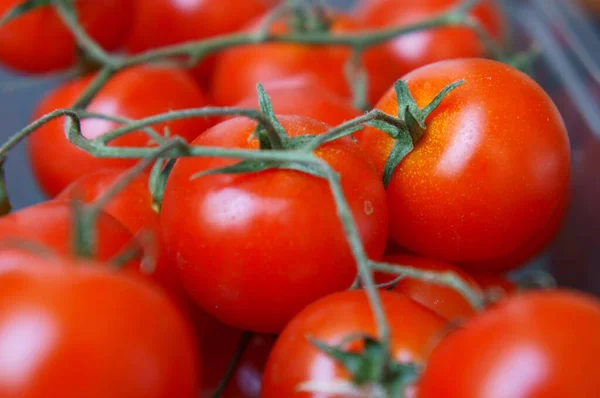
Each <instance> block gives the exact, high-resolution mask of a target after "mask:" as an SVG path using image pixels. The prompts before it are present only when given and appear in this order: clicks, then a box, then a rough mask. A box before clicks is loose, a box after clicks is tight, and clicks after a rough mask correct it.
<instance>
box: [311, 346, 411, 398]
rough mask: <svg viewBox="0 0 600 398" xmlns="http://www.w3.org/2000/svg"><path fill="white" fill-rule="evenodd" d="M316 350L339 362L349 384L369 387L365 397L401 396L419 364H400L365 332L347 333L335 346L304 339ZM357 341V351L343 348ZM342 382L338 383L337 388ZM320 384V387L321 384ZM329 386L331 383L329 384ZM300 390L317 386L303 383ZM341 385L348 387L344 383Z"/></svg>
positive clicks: (317, 388) (362, 388)
mask: <svg viewBox="0 0 600 398" xmlns="http://www.w3.org/2000/svg"><path fill="white" fill-rule="evenodd" d="M308 340H309V341H310V343H311V344H312V345H314V346H315V347H316V348H317V349H319V350H320V351H322V352H323V353H325V354H326V355H327V356H329V357H331V358H332V359H334V360H335V361H337V362H339V363H340V364H341V365H342V366H343V367H344V368H345V369H346V370H347V371H348V372H349V373H350V376H351V384H352V385H353V386H354V388H355V389H358V390H365V389H366V390H369V391H370V394H369V396H381V397H388V396H389V397H401V396H404V392H405V390H406V389H407V387H409V386H410V385H411V384H413V383H414V382H415V380H416V379H417V377H418V376H419V373H420V370H421V369H420V367H419V366H417V365H416V364H414V363H400V362H396V361H394V360H392V359H391V358H390V354H389V352H387V351H386V350H385V349H384V347H383V345H382V344H381V342H379V341H378V340H376V339H373V338H371V337H369V336H365V335H358V336H357V335H353V336H349V337H348V338H347V339H345V340H346V341H345V342H343V343H342V344H341V345H338V346H331V345H328V344H326V343H324V342H322V341H319V340H316V339H312V338H308ZM357 342H358V343H360V344H361V345H362V346H363V348H362V350H361V351H360V352H349V351H348V350H346V349H344V347H343V346H344V345H346V343H357ZM341 386H342V385H338V387H341ZM321 387H323V386H321ZM329 387H330V388H333V386H329ZM300 388H301V389H303V390H305V391H306V390H313V391H315V392H316V390H319V388H320V387H319V386H316V385H314V386H311V385H310V384H303V385H302V386H301V387H300ZM345 388H348V386H347V385H346V387H345Z"/></svg>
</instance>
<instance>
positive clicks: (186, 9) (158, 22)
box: [127, 0, 273, 80]
mask: <svg viewBox="0 0 600 398" xmlns="http://www.w3.org/2000/svg"><path fill="white" fill-rule="evenodd" d="M134 3H135V17H134V20H133V25H132V28H131V34H130V36H129V38H128V40H127V49H128V50H129V51H130V52H134V53H138V52H142V51H146V50H149V49H152V48H157V47H164V46H168V45H171V44H178V43H184V42H188V41H192V40H200V39H205V38H209V37H212V36H218V35H224V34H227V33H232V32H234V31H236V30H238V29H240V28H242V27H243V26H244V25H246V24H247V23H248V21H250V20H252V19H254V18H256V17H258V16H260V15H262V14H263V13H264V12H266V11H267V9H268V6H269V5H270V3H273V1H269V0H224V1H213V0H187V1H184V2H182V1H178V0H150V1H148V0H134ZM213 67H214V57H210V58H208V59H207V60H205V61H203V62H201V63H200V65H199V66H198V67H196V68H195V69H194V71H195V72H196V73H195V74H196V75H198V77H199V78H200V79H201V80H206V79H207V77H208V76H207V75H210V74H211V73H212V68H213Z"/></svg>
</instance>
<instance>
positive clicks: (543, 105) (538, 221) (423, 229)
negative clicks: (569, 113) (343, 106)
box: [359, 59, 570, 272]
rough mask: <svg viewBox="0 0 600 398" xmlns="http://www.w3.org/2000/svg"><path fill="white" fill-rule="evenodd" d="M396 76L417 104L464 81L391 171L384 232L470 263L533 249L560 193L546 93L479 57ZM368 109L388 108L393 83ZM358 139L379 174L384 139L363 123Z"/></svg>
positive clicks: (559, 210)
mask: <svg viewBox="0 0 600 398" xmlns="http://www.w3.org/2000/svg"><path fill="white" fill-rule="evenodd" d="M403 80H405V81H406V83H407V85H408V88H409V90H410V92H411V94H412V95H413V96H414V98H415V100H416V102H417V104H418V106H420V107H424V106H426V105H427V104H429V102H430V101H431V100H432V99H433V98H434V97H435V96H436V95H437V94H438V93H439V92H440V91H441V90H442V89H443V88H444V87H445V86H447V85H448V84H451V83H454V82H457V81H460V80H464V84H462V85H461V86H459V87H458V88H456V89H454V90H453V91H452V92H450V93H449V94H448V95H447V96H446V97H445V98H444V99H443V101H442V102H441V104H440V105H439V107H438V108H437V109H435V110H434V111H433V113H431V114H430V115H429V117H428V118H427V120H426V125H427V127H426V129H425V133H424V135H423V137H422V138H421V139H420V140H419V141H418V142H417V143H416V145H415V148H414V150H413V151H412V152H411V153H409V154H408V155H407V156H406V157H405V158H404V159H403V160H402V162H401V163H400V165H399V166H398V167H397V169H396V170H395V172H394V173H393V175H392V177H391V180H390V183H389V185H388V187H387V197H388V203H389V206H390V237H391V238H392V239H393V240H394V241H395V242H396V243H397V244H399V245H400V246H402V247H405V248H407V249H408V250H410V251H412V252H415V253H418V254H420V255H423V256H426V257H430V258H435V259H441V260H445V261H449V262H452V263H454V264H459V265H460V266H462V267H463V268H468V269H470V270H473V271H479V272H481V271H491V270H494V271H499V270H507V269H511V268H514V267H516V266H519V265H520V264H522V263H523V262H524V261H525V260H527V259H529V258H530V257H531V256H533V255H534V254H536V253H537V252H539V251H540V250H541V249H542V248H543V247H544V246H545V245H546V244H547V243H548V241H550V240H551V238H552V237H553V235H554V233H555V232H556V230H557V229H558V227H559V226H560V223H561V220H562V217H563V214H564V210H565V207H566V204H567V200H568V188H569V166H570V149H569V140H568V137H567V132H566V129H565V126H564V123H563V121H562V119H561V117H560V114H559V113H558V110H557V109H556V107H555V106H554V104H553V103H552V100H551V99H550V98H549V97H548V95H547V94H546V93H545V92H544V91H543V89H542V88H541V87H540V86H539V85H538V84H537V83H535V82H534V81H533V80H532V79H531V78H529V77H528V76H527V75H525V74H523V73H521V72H520V71H518V70H516V69H514V68H512V67H510V66H508V65H505V64H502V63H499V62H496V61H490V60H484V59H462V60H449V61H442V62H439V63H435V64H431V65H428V66H425V67H423V68H419V69H417V70H415V71H413V72H411V73H409V74H408V75H406V76H405V77H404V78H403ZM377 109H380V110H382V111H383V112H386V113H388V114H392V115H397V114H398V102H397V99H396V93H395V91H394V90H393V89H391V90H390V91H388V92H387V93H386V94H385V95H384V97H383V98H382V99H381V100H380V101H379V103H378V105H377ZM359 139H360V143H361V146H362V147H363V149H364V150H365V151H366V153H367V154H368V155H369V157H370V158H371V160H372V161H373V162H374V164H375V166H376V168H377V169H378V170H379V172H380V173H382V174H383V169H384V165H385V163H386V160H387V158H388V155H389V153H390V151H391V149H392V146H393V144H394V140H393V139H392V138H390V136H388V135H387V134H385V133H383V132H381V131H379V130H376V129H373V128H370V127H367V128H366V129H365V130H364V132H363V134H362V135H361V136H360V138H359Z"/></svg>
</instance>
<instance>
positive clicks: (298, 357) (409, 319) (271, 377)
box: [262, 290, 446, 398]
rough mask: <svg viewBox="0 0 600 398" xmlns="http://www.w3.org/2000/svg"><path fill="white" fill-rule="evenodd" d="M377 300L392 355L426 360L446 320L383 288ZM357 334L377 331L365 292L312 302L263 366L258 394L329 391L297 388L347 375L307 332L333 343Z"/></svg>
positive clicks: (404, 359) (267, 396)
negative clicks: (386, 329)
mask: <svg viewBox="0 0 600 398" xmlns="http://www.w3.org/2000/svg"><path fill="white" fill-rule="evenodd" d="M381 300H382V302H383V307H384V310H385V313H386V315H387V318H388V322H389V325H390V330H391V337H392V340H391V356H392V359H394V360H396V361H399V362H414V363H417V364H420V363H423V362H425V361H426V359H427V357H428V355H429V350H430V348H432V347H433V344H434V343H436V342H437V340H438V339H439V338H441V337H443V335H444V332H445V325H446V322H445V320H444V319H442V318H441V317H438V316H437V315H436V314H434V313H433V312H431V311H429V310H428V309H426V308H425V307H423V306H421V305H420V304H418V303H416V302H415V301H413V300H410V299H409V298H407V297H406V296H404V295H401V294H395V293H391V292H381ZM356 334H366V335H367V336H372V337H375V336H376V327H375V322H374V320H373V312H372V310H371V307H370V306H369V302H368V300H367V297H366V295H365V293H364V292H363V291H358V290H354V291H346V292H340V293H335V294H332V295H330V296H327V297H325V298H322V299H321V300H319V301H316V302H314V303H312V304H310V305H309V306H308V307H306V308H305V309H304V310H302V312H300V313H299V314H298V315H297V316H296V317H295V318H294V319H293V320H292V321H291V322H290V323H289V324H288V325H287V326H286V328H285V329H284V331H283V332H282V334H281V335H280V336H279V338H278V339H277V342H276V343H275V347H274V348H273V351H272V352H271V355H270V356H269V360H268V362H267V366H266V368H265V374H264V379H263V390H262V398H271V397H325V396H330V395H325V394H317V393H314V394H311V393H302V392H298V390H297V387H298V386H299V385H300V384H301V383H304V382H308V381H312V382H331V381H338V380H348V377H349V374H348V372H347V371H346V370H345V369H343V367H342V366H341V365H340V364H338V363H337V362H336V361H334V360H333V359H331V358H330V357H328V356H327V355H326V354H324V353H323V352H321V351H320V350H318V349H317V348H316V347H314V346H313V345H312V344H311V343H310V342H309V341H308V339H307V336H310V337H311V338H312V339H315V340H319V341H322V342H324V343H326V344H328V345H332V346H337V345H339V344H342V343H343V342H344V341H345V340H346V339H348V338H349V337H351V336H352V335H356ZM358 348H359V347H353V346H351V347H347V349H348V350H350V349H352V350H354V349H358ZM331 396H332V395H331Z"/></svg>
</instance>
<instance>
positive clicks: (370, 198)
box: [161, 116, 387, 333]
mask: <svg viewBox="0 0 600 398" xmlns="http://www.w3.org/2000/svg"><path fill="white" fill-rule="evenodd" d="M279 120H280V122H281V123H282V125H283V126H284V128H285V129H286V131H287V132H288V134H289V135H290V136H292V137H294V136H298V135H303V134H312V135H317V134H322V133H324V132H325V131H327V130H328V129H329V128H330V127H329V126H328V125H326V124H324V123H322V122H318V121H316V120H312V119H307V118H302V117H299V116H295V117H294V116H280V117H279ZM255 126H256V124H255V122H253V121H250V120H248V119H246V118H236V119H231V120H228V121H225V122H223V123H221V124H218V125H217V126H215V127H213V128H211V129H209V130H207V131H206V132H205V133H204V134H202V135H201V136H200V137H198V138H197V139H196V140H195V141H194V145H205V146H214V145H216V146H222V147H228V148H252V149H256V148H257V146H258V142H257V140H256V139H254V138H253V139H252V140H250V142H249V137H250V136H251V134H252V133H253V131H254V128H255ZM316 153H317V155H318V156H319V157H321V159H323V160H325V161H326V162H327V163H329V164H330V165H331V166H332V167H333V169H334V170H336V171H337V172H338V173H339V174H340V175H341V184H342V189H343V190H344V193H345V194H346V199H347V201H348V203H349V206H350V209H351V210H352V213H353V215H354V217H355V219H356V223H357V225H358V229H359V232H360V235H361V237H362V240H363V242H364V245H365V250H366V252H367V253H368V255H369V256H370V257H372V258H374V259H377V258H381V255H382V254H383V250H384V246H385V241H386V238H387V237H386V235H387V205H386V203H385V193H384V190H383V186H382V184H381V182H380V181H379V179H378V177H377V175H376V174H375V172H374V170H373V168H372V166H371V165H370V163H369V162H368V160H367V159H366V157H365V156H364V154H363V153H362V151H361V150H360V148H359V147H358V145H356V144H355V143H353V142H352V140H351V139H350V138H344V139H341V140H337V141H335V142H332V143H328V144H326V145H323V146H322V147H320V148H319V149H318V150H317V151H316ZM235 162H236V160H234V159H215V158H205V159H201V158H195V159H180V160H178V161H177V163H176V164H175V167H174V168H173V171H172V173H171V175H170V177H169V180H168V182H167V186H166V189H165V195H164V200H163V206H162V212H161V223H162V226H163V231H164V236H165V242H166V244H167V247H168V250H169V252H170V253H171V255H172V256H173V257H174V258H175V261H177V264H178V268H179V273H180V274H179V275H180V278H181V280H182V282H183V283H184V285H185V286H186V288H187V290H188V292H189V293H190V294H191V296H192V297H194V298H195V300H196V302H197V303H198V304H199V305H200V307H201V308H202V309H204V310H205V311H206V312H208V313H209V314H211V315H213V316H215V317H216V318H217V319H219V320H221V321H223V322H224V323H227V324H230V325H232V326H235V327H238V328H240V329H246V330H252V331H257V332H264V333H277V332H279V331H280V330H281V329H282V328H283V326H284V325H285V324H286V323H287V321H289V320H290V319H291V318H292V317H293V316H294V315H295V314H296V313H297V312H298V311H299V310H300V309H302V308H303V307H304V306H305V305H306V304H308V303H310V302H312V301H314V300H315V299H317V298H319V297H321V296H324V295H326V294H329V293H332V292H335V291H339V290H343V289H347V288H348V287H349V286H350V285H351V283H352V281H353V280H354V277H355V275H356V266H355V262H354V259H353V257H352V254H351V252H350V249H349V246H348V243H347V241H346V238H345V236H344V234H343V231H342V226H341V223H340V221H339V219H338V218H337V215H336V209H335V204H334V201H333V198H332V196H331V191H330V189H329V185H328V184H327V182H326V181H325V180H322V179H318V178H317V177H313V176H309V175H307V174H305V173H302V172H298V171H291V170H267V171H264V172H260V173H250V174H238V175H231V174H229V175H225V174H216V175H208V176H203V177H201V178H197V179H195V180H192V181H190V177H191V176H192V175H193V174H196V173H198V172H200V171H202V170H209V169H213V168H215V167H223V166H226V165H231V164H234V163H235ZM315 231H319V233H318V237H317V236H315ZM275 297H276V298H277V300H276V301H275V302H274V298H275ZM266 308H268V309H269V310H268V313H267V312H265V311H266Z"/></svg>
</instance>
